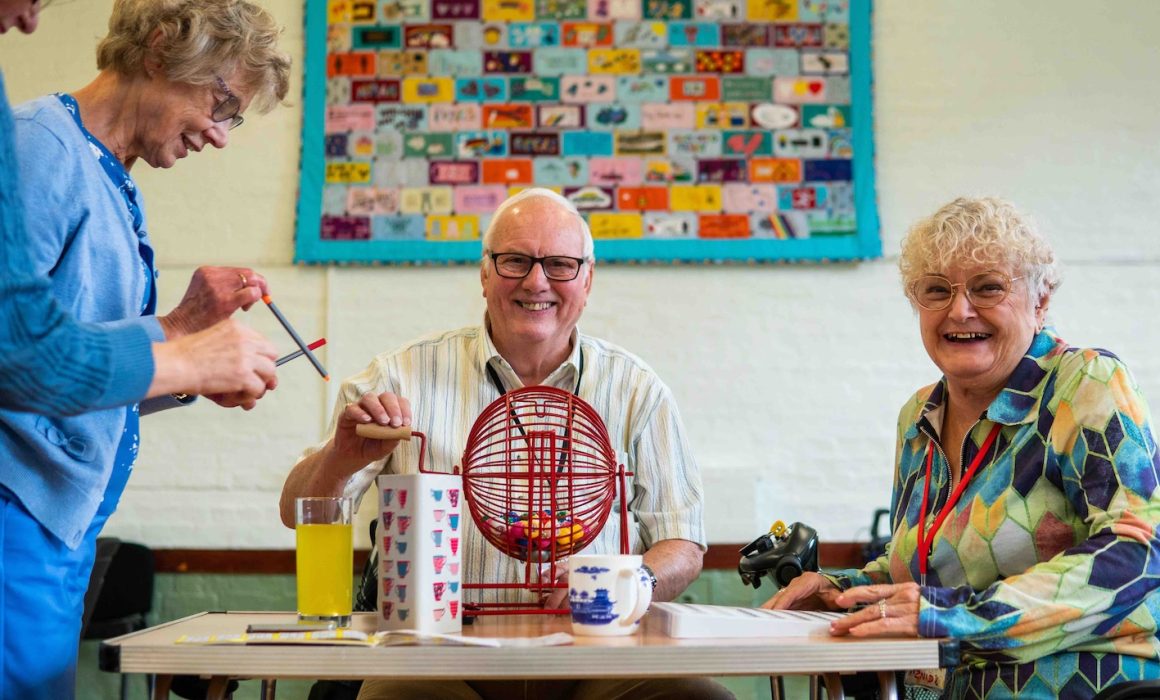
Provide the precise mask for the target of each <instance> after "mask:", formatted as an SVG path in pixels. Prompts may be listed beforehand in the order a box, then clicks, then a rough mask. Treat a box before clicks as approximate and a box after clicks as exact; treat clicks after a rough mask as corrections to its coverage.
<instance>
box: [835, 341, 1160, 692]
mask: <svg viewBox="0 0 1160 700" xmlns="http://www.w3.org/2000/svg"><path fill="white" fill-rule="evenodd" d="M945 382H946V380H945V378H944V379H943V380H942V381H940V382H939V383H938V384H935V385H934V386H933V387H926V388H924V389H921V390H920V391H918V392H917V393H916V394H915V395H914V397H913V398H912V399H911V400H910V401H909V402H907V404H906V405H905V406H904V407H903V408H902V411H901V413H900V415H899V421H898V444H897V459H896V461H897V464H896V472H895V476H894V479H895V480H894V493H893V497H892V503H891V517H892V528H893V537H892V541H891V546H890V548H889V549H888V550H887V553H886V554H884V555H883V556H882V557H880V558H879V559H878V560H876V561H874V562H871V563H870V564H868V565H867V566H866V567H865V568H863V569H862V570H861V571H848V572H841V574H840V575H838V576H837V577H835V578H834V580H835V582H836V583H837V584H838V585H839V586H840V587H841V588H843V589H844V588H848V587H850V586H854V585H864V584H869V583H888V582H905V581H919V580H920V576H919V568H918V567H919V564H918V560H919V557H918V551H917V538H918V529H917V524H918V521H919V518H920V515H919V512H920V510H921V507H922V495H923V491H924V490H925V489H927V488H928V484H927V478H926V455H927V449H928V446H929V445H930V443H931V441H932V440H935V444H936V447H937V448H938V449H936V450H935V456H934V462H933V472H932V474H933V475H932V478H931V481H932V482H933V483H932V484H930V485H929V486H930V487H931V491H930V494H929V496H928V498H929V500H930V504H929V505H928V513H927V527H928V528H929V527H930V524H931V523H932V522H933V521H934V518H935V516H936V515H937V513H939V512H940V511H941V510H942V508H943V505H944V504H945V503H946V502H947V499H948V497H949V494H950V488H949V484H948V481H949V478H950V470H949V467H948V466H947V462H946V459H945V457H944V455H943V452H942V449H944V446H942V445H939V444H938V443H937V436H938V429H939V427H940V425H939V424H940V423H941V418H940V416H941V410H942V408H943V403H944V400H945V392H946V384H945ZM996 423H998V424H1001V425H1002V428H1001V429H1000V433H999V436H998V439H997V440H996V441H995V444H994V445H993V446H992V447H991V449H990V455H991V456H990V457H989V458H985V459H984V461H983V463H982V466H981V468H980V470H979V471H978V473H977V474H976V475H975V477H974V478H973V479H972V480H971V482H970V483H969V484H968V486H967V487H966V490H965V491H964V492H963V494H962V497H961V498H960V499H959V501H958V503H957V504H956V505H955V507H954V509H953V511H952V513H951V514H950V516H949V517H948V518H947V519H946V521H945V522H944V524H943V526H942V527H941V528H940V530H939V532H938V533H936V534H935V535H934V537H933V542H932V545H933V546H932V553H931V556H930V564H929V571H928V575H927V580H926V585H925V586H923V587H922V588H921V589H920V590H921V596H922V600H921V603H920V611H919V632H920V634H921V635H922V636H924V637H955V638H958V639H959V640H961V644H962V651H963V664H962V665H961V666H959V667H958V668H957V669H954V671H953V672H952V673H950V674H949V675H948V684H947V688H948V692H947V696H948V697H989V698H1000V697H1014V696H1015V695H1018V696H1019V697H1020V698H1029V697H1031V698H1035V697H1044V698H1056V697H1076V698H1089V697H1091V696H1092V695H1093V694H1094V692H1095V691H1096V690H1098V689H1099V688H1103V687H1105V686H1107V685H1109V684H1111V683H1114V682H1118V681H1121V680H1128V679H1138V678H1146V677H1151V678H1157V677H1160V662H1158V660H1157V659H1158V657H1160V640H1158V637H1157V628H1158V625H1157V620H1158V619H1160V594H1157V593H1156V590H1157V588H1160V539H1158V537H1157V525H1158V524H1160V493H1158V491H1157V488H1158V485H1160V459H1158V456H1157V450H1156V441H1155V437H1154V434H1153V430H1152V423H1151V418H1150V415H1149V411H1148V406H1147V404H1146V403H1145V402H1144V398H1143V397H1142V396H1141V395H1140V392H1139V388H1138V387H1137V385H1136V383H1135V381H1134V380H1133V378H1132V376H1131V374H1130V373H1129V372H1128V369H1127V368H1126V367H1125V366H1124V364H1123V363H1122V362H1121V361H1120V360H1119V359H1118V358H1117V357H1115V356H1114V355H1112V354H1110V353H1108V352H1106V351H1103V350H1091V349H1079V348H1072V347H1068V345H1067V344H1066V343H1065V342H1064V341H1062V340H1060V339H1059V338H1058V337H1056V336H1055V335H1054V334H1053V333H1052V332H1051V331H1043V332H1041V333H1039V334H1038V335H1037V336H1036V337H1035V338H1034V340H1033V341H1032V344H1031V347H1030V349H1029V350H1028V351H1027V354H1026V355H1025V356H1024V357H1023V359H1022V360H1021V361H1020V363H1019V365H1018V366H1017V367H1016V369H1015V371H1014V372H1013V373H1012V374H1011V377H1010V378H1009V380H1008V383H1007V386H1006V387H1005V388H1004V389H1003V391H1002V392H1001V393H1000V395H999V396H998V398H996V399H995V401H994V402H992V403H991V405H990V406H989V407H988V408H987V411H986V413H985V414H984V415H983V416H981V418H980V420H979V421H978V422H977V423H976V424H975V426H974V427H973V428H972V430H971V431H970V433H969V436H968V439H967V440H966V441H965V444H964V446H963V447H962V450H963V453H962V464H963V469H964V470H965V469H966V465H968V464H969V463H970V461H971V460H972V459H974V457H975V455H976V454H977V453H978V451H979V449H980V446H981V445H982V443H983V442H984V440H985V438H986V436H987V434H988V432H989V431H990V430H991V428H992V426H994V425H995V424H996ZM945 447H946V448H947V449H957V446H954V447H952V446H945Z"/></svg>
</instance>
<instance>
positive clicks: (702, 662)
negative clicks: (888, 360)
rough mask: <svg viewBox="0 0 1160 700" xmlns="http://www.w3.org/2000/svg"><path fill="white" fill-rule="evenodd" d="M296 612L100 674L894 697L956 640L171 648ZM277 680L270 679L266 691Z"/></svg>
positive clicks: (268, 693)
mask: <svg viewBox="0 0 1160 700" xmlns="http://www.w3.org/2000/svg"><path fill="white" fill-rule="evenodd" d="M294 619H295V615H294V613H274V612H224V613H223V612H217V613H212V612H211V613H200V614H198V615H193V616H190V617H187V618H184V619H181V620H176V621H174V622H169V623H166V624H162V625H158V626H156V627H151V628H149V629H146V630H142V631H140V632H134V633H132V634H127V635H124V636H121V637H115V638H113V639H108V640H105V641H104V642H103V643H102V644H101V650H100V667H101V669H102V670H105V671H112V672H122V673H145V674H156V675H157V676H158V683H157V685H156V688H155V692H154V698H155V699H160V698H167V697H168V696H169V683H168V679H171V678H172V676H173V675H197V676H207V677H210V678H211V684H210V694H209V696H207V697H211V698H214V697H221V696H222V695H221V694H222V692H223V690H224V686H225V683H226V681H228V680H229V679H230V678H260V679H267V680H268V679H278V678H297V679H312V678H331V679H365V678H397V679H432V680H434V679H513V678H618V677H619V678H660V677H689V676H781V675H798V674H817V675H823V676H824V677H825V678H826V686H827V690H829V691H830V692H829V695H830V697H831V698H835V697H842V695H841V684H840V682H838V680H837V677H838V674H841V673H853V672H857V671H877V672H880V673H879V677H880V679H881V683H882V687H883V690H885V691H886V693H885V694H884V697H894V692H895V688H894V674H893V671H899V670H905V669H912V668H935V667H939V666H949V665H953V664H955V663H957V661H958V645H957V644H956V643H955V642H953V641H948V640H938V639H852V638H831V637H809V638H800V637H799V638H767V639H732V638H731V639H673V638H671V637H669V636H667V635H665V634H664V633H663V632H662V631H660V629H659V626H658V625H657V623H656V622H655V621H652V620H650V619H649V617H648V616H646V617H645V621H644V625H643V630H642V631H641V632H639V633H637V634H634V635H632V636H628V637H580V636H577V637H575V643H574V644H572V645H569V646H552V647H518V648H516V647H501V648H488V647H464V646H457V647H448V646H440V647H433V646H413V647H399V646H395V647H351V646H293V645H286V646H263V645H254V646H240V645H233V646H224V645H220V646H202V645H185V644H174V640H176V639H177V638H178V637H180V636H182V635H186V634H188V635H204V634H240V633H242V632H244V631H245V629H246V626H247V625H249V624H251V623H285V622H289V621H292V620H294ZM374 625H375V617H374V614H373V613H355V615H354V622H353V623H352V626H353V627H354V628H355V629H359V630H364V631H368V632H370V631H373V630H374ZM569 630H570V625H569V621H568V618H566V617H553V616H547V615H520V616H484V617H480V618H478V619H477V620H476V622H475V623H474V624H472V625H465V626H464V628H463V633H464V635H467V636H479V637H537V636H540V635H544V634H550V633H553V632H568V631H569ZM273 690H274V684H273V683H272V682H264V683H263V697H266V698H272V697H273Z"/></svg>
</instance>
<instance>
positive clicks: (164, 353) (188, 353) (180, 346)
mask: <svg viewBox="0 0 1160 700" xmlns="http://www.w3.org/2000/svg"><path fill="white" fill-rule="evenodd" d="M153 357H154V362H155V365H156V367H157V372H156V374H155V375H154V379H153V385H151V386H150V392H149V395H150V396H159V395H162V394H165V393H174V392H182V393H187V394H202V395H204V396H207V397H209V398H210V399H211V400H212V401H214V402H215V403H217V404H219V405H221V406H225V407H227V408H232V407H234V406H240V407H242V408H244V409H245V410H247V411H248V410H250V409H251V408H253V407H254V406H255V405H256V404H257V402H258V399H260V398H262V396H264V395H265V394H266V392H267V391H270V390H272V389H274V388H275V387H277V386H278V376H277V374H276V371H275V365H274V361H275V358H277V357H278V352H277V349H276V348H275V347H274V345H273V344H272V343H271V342H270V341H268V340H266V339H265V338H263V337H262V335H261V334H260V333H258V332H257V331H255V330H253V329H251V328H247V327H246V326H244V325H243V324H241V323H239V322H237V321H234V320H232V319H226V320H225V321H222V322H220V323H218V324H216V325H214V326H211V327H210V328H208V329H206V330H204V331H200V332H198V333H193V334H190V335H186V336H183V337H181V338H179V339H177V340H171V341H167V342H164V343H154V344H153Z"/></svg>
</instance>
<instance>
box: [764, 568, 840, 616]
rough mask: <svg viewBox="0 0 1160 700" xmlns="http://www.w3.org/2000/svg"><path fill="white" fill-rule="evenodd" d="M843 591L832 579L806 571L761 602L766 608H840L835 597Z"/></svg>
mask: <svg viewBox="0 0 1160 700" xmlns="http://www.w3.org/2000/svg"><path fill="white" fill-rule="evenodd" d="M841 592H842V591H841V590H839V589H838V587H837V586H835V585H834V584H833V583H831V582H830V579H828V578H826V577H825V576H822V575H821V574H819V573H816V572H813V571H806V572H805V573H803V574H801V575H800V576H798V577H797V578H795V579H794V580H792V581H790V582H789V585H788V586H785V587H784V588H782V589H781V590H779V591H778V592H777V593H774V594H773V597H772V598H770V599H769V600H767V601H765V602H764V603H762V604H761V607H763V608H765V609H766V610H838V609H840V608H841V607H842V606H840V605H838V604H837V603H836V602H835V599H836V598H837V597H838V595H839V594H840V593H841Z"/></svg>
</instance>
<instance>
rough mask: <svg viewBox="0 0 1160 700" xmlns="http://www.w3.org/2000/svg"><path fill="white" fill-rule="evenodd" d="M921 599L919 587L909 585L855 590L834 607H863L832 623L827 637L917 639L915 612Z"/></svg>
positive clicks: (879, 585) (889, 584)
mask: <svg viewBox="0 0 1160 700" xmlns="http://www.w3.org/2000/svg"><path fill="white" fill-rule="evenodd" d="M921 600H922V596H921V595H920V594H919V586H918V584H917V583H914V582H913V581H911V582H908V583H883V584H876V585H873V586H856V587H854V588H851V589H849V590H846V591H844V592H842V594H841V595H839V596H838V598H837V601H836V602H837V604H838V605H839V606H841V607H843V608H852V607H854V606H855V605H865V606H866V607H864V608H862V609H861V610H858V611H856V612H852V613H850V614H849V615H846V616H845V617H843V618H841V619H840V620H835V621H834V622H832V623H831V624H830V634H833V635H835V636H839V637H841V636H845V635H847V634H848V635H850V636H851V637H917V636H919V635H918V610H919V603H920V601H921Z"/></svg>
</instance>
